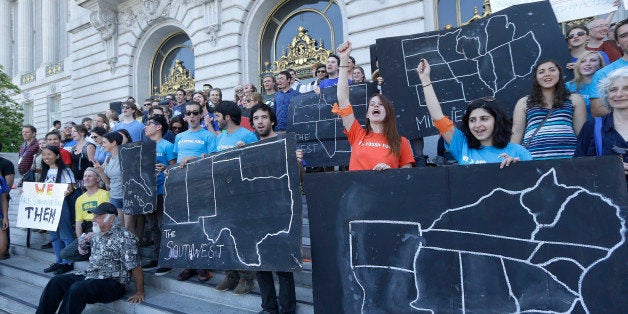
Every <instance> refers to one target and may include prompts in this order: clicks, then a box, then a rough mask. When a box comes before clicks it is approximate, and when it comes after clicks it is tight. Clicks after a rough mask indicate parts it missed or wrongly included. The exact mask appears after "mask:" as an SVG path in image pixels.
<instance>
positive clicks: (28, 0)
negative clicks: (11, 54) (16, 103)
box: [15, 0, 35, 74]
mask: <svg viewBox="0 0 628 314" xmlns="http://www.w3.org/2000/svg"><path fill="white" fill-rule="evenodd" d="M15 26H16V28H17V67H18V73H20V74H24V73H29V72H32V71H34V70H35V69H34V68H33V63H34V59H35V58H34V55H33V49H34V47H33V44H34V34H33V0H18V3H17V21H16V23H15Z"/></svg>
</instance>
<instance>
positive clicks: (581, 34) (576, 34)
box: [567, 31, 587, 39]
mask: <svg viewBox="0 0 628 314" xmlns="http://www.w3.org/2000/svg"><path fill="white" fill-rule="evenodd" d="M586 33H587V32H585V31H579V32H577V33H575V34H569V36H567V39H574V38H575V37H580V36H584V35H585V34H586Z"/></svg>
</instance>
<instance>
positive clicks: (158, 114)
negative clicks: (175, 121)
mask: <svg viewBox="0 0 628 314" xmlns="http://www.w3.org/2000/svg"><path fill="white" fill-rule="evenodd" d="M153 117H165V115H163V114H161V113H153Z"/></svg>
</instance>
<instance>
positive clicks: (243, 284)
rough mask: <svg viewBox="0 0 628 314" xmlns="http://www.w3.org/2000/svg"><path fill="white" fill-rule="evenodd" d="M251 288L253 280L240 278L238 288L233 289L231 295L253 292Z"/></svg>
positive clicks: (253, 285)
mask: <svg viewBox="0 0 628 314" xmlns="http://www.w3.org/2000/svg"><path fill="white" fill-rule="evenodd" d="M253 287H255V281H254V280H253V279H251V280H246V279H244V278H240V282H239V283H238V286H237V287H235V289H233V294H235V295H245V294H247V293H249V292H251V290H253Z"/></svg>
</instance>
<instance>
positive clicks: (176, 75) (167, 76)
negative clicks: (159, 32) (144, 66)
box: [150, 33, 194, 95]
mask: <svg viewBox="0 0 628 314" xmlns="http://www.w3.org/2000/svg"><path fill="white" fill-rule="evenodd" d="M150 71H151V88H152V93H153V94H155V95H162V94H164V93H170V92H172V91H171V88H168V89H167V90H166V89H163V90H162V86H163V85H165V84H167V83H169V85H168V86H171V87H172V86H175V85H176V84H178V83H183V79H184V78H183V76H187V78H194V47H193V46H192V41H191V40H190V37H188V36H187V35H186V34H184V33H177V34H173V35H172V36H170V37H168V38H166V39H165V40H164V42H163V43H162V44H161V45H160V46H159V48H158V49H157V52H155V55H154V57H153V62H152V63H151V70H150ZM181 71H188V72H186V73H182V72H181ZM173 79H175V80H180V81H181V82H175V81H173ZM180 87H181V88H183V89H185V90H188V89H189V88H188V87H189V86H187V85H186V86H183V85H182V86H180ZM191 88H192V89H194V85H193V84H192V87H191ZM174 90H175V91H176V88H175V89H174Z"/></svg>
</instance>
